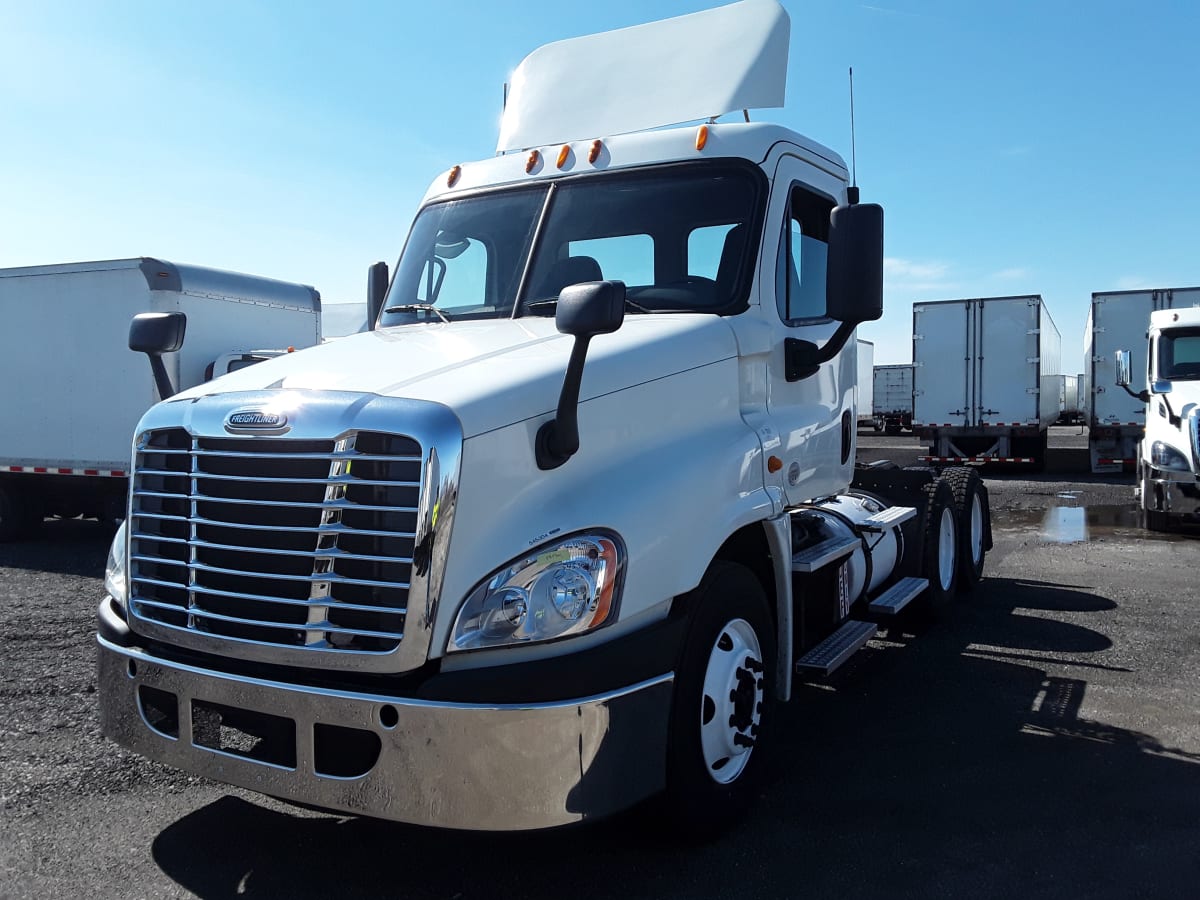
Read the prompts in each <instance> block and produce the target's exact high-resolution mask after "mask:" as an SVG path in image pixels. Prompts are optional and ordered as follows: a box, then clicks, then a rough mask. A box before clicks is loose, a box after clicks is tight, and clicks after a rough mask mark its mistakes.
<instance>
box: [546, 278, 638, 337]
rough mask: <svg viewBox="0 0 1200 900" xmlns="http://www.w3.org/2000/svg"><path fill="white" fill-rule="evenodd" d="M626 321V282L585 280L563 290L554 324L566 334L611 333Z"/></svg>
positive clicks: (576, 335) (588, 335) (589, 334)
mask: <svg viewBox="0 0 1200 900" xmlns="http://www.w3.org/2000/svg"><path fill="white" fill-rule="evenodd" d="M624 321H625V282H623V281H585V282H583V283H582V284H573V285H571V286H570V287H565V288H563V289H562V293H560V294H559V295H558V306H557V308H556V310H555V313H554V327H555V328H557V329H558V330H559V331H560V332H561V333H563V334H570V335H574V336H575V337H589V338H590V337H592V336H593V335H597V334H611V333H612V332H614V331H616V330H617V329H618V328H620V327H621V323H622V322H624Z"/></svg>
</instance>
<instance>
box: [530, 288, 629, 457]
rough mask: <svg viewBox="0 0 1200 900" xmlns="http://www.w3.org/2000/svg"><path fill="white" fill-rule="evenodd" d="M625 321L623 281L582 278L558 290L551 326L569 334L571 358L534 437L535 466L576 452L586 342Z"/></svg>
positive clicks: (607, 332) (609, 332)
mask: <svg viewBox="0 0 1200 900" xmlns="http://www.w3.org/2000/svg"><path fill="white" fill-rule="evenodd" d="M624 321H625V282H623V281H585V282H581V283H580V284H572V285H570V286H569V287H565V288H563V289H562V292H561V293H560V294H559V295H558V307H557V309H556V310H555V312H554V326H555V327H556V328H557V329H558V330H559V332H561V333H562V334H569V335H573V336H574V338H575V344H574V346H572V347H571V359H570V360H569V361H568V362H567V373H566V376H565V377H564V378H563V386H562V392H561V393H560V394H559V395H558V411H557V412H556V413H555V417H554V418H553V419H551V420H550V421H548V422H543V423H542V427H541V428H539V429H538V432H537V437H536V438H535V440H534V446H533V449H534V456H535V458H536V459H537V465H538V468H539V469H542V470H543V471H545V470H547V469H557V468H558V467H559V466H561V465H562V464H563V463H565V462H566V461H567V460H568V459H570V458H571V457H572V456H574V455H575V454H576V453H577V452H578V451H579V385H580V384H581V383H582V381H583V364H584V362H585V361H586V359H587V349H588V343H589V342H590V341H591V339H592V338H593V337H595V336H596V335H598V334H611V333H612V332H614V331H616V330H617V329H618V328H620V327H621V323H622V322H624Z"/></svg>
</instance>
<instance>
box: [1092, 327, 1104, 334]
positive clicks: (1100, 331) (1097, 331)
mask: <svg viewBox="0 0 1200 900" xmlns="http://www.w3.org/2000/svg"><path fill="white" fill-rule="evenodd" d="M1105 330H1106V329H1104V328H1103V327H1101V326H1096V327H1095V328H1093V329H1092V334H1104V332H1105Z"/></svg>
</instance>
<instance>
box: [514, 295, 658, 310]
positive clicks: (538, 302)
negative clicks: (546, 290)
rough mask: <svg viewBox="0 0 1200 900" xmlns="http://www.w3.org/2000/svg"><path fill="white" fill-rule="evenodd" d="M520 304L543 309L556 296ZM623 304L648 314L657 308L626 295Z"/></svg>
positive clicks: (551, 303) (553, 302)
mask: <svg viewBox="0 0 1200 900" xmlns="http://www.w3.org/2000/svg"><path fill="white" fill-rule="evenodd" d="M521 305H522V306H523V307H525V309H544V308H545V307H547V306H557V305H558V298H557V297H553V298H551V299H549V300H534V301H532V302H530V303H522V304H521ZM625 305H626V306H628V307H629V308H630V309H632V310H634V311H635V312H640V313H650V314H653V313H655V312H657V310H653V309H650V308H649V307H646V306H642V304H640V303H634V302H633V301H632V300H630V299H629V298H628V297H626V298H625Z"/></svg>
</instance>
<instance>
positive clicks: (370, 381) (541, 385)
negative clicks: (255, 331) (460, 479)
mask: <svg viewBox="0 0 1200 900" xmlns="http://www.w3.org/2000/svg"><path fill="white" fill-rule="evenodd" d="M573 343H574V339H573V338H571V337H568V336H566V335H562V334H559V333H558V331H557V329H556V328H555V325H554V320H553V319H552V318H544V319H543V318H522V319H498V320H495V319H494V320H486V321H475V322H454V323H448V324H444V323H434V324H428V325H426V324H422V325H400V326H396V327H393V328H384V329H379V330H377V331H370V332H366V333H363V334H356V335H351V336H350V337H346V338H341V339H338V340H334V341H330V342H329V343H326V344H322V345H321V346H318V347H312V348H310V349H308V350H302V351H300V352H297V353H289V354H286V355H284V356H280V357H278V358H276V359H272V360H267V361H266V362H262V363H259V364H257V365H254V366H251V367H249V368H245V369H242V370H240V371H238V372H234V373H232V374H229V375H226V376H224V377H222V378H218V379H216V380H215V381H211V382H208V383H207V384H202V385H197V386H196V387H194V388H191V389H189V390H187V391H184V392H182V393H180V394H177V395H176V396H175V397H173V398H172V400H191V399H196V398H199V397H205V396H211V395H213V394H219V393H229V392H233V391H262V390H277V389H278V390H301V391H302V390H321V391H352V392H358V393H370V394H378V395H380V396H386V397H403V398H409V399H413V400H429V401H434V402H438V403H442V404H444V405H445V406H448V407H450V408H451V409H452V410H453V411H454V412H455V413H456V414H457V415H458V417H459V421H460V422H461V423H462V427H463V435H464V437H471V436H473V435H477V434H482V433H484V432H487V431H491V430H493V429H496V428H501V427H504V426H505V425H510V424H512V423H514V422H519V421H522V420H525V419H529V418H535V417H538V416H541V415H544V414H546V413H549V412H552V411H553V410H554V409H555V408H556V406H557V405H558V395H559V392H560V390H561V388H562V382H563V375H564V373H565V372H566V368H567V360H568V358H569V356H570V353H571V347H572V345H573ZM736 355H737V343H736V340H735V338H734V334H733V330H732V329H731V328H730V326H729V324H728V323H727V322H726V321H725V320H724V319H721V318H719V317H717V316H710V315H697V314H695V313H690V314H678V315H676V314H668V315H653V316H651V315H639V316H629V317H627V318H626V319H625V322H624V323H623V325H622V326H621V328H620V329H619V330H618V331H616V332H614V333H613V334H606V335H600V336H598V337H595V338H593V339H592V342H591V345H590V346H589V349H588V358H587V365H586V366H585V368H584V375H583V384H582V387H581V389H580V400H581V401H586V400H589V399H591V398H593V397H598V396H602V395H604V394H609V393H613V392H615V391H619V390H622V389H624V388H628V387H631V386H633V385H636V384H642V383H644V382H648V381H654V380H656V379H659V378H665V377H667V376H670V375H673V374H675V373H677V372H682V371H685V370H687V369H695V368H698V367H700V366H704V365H709V364H711V363H714V362H718V361H720V360H724V359H730V358H732V357H735V356H736ZM730 389H731V390H734V389H736V386H733V385H731V387H730Z"/></svg>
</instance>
